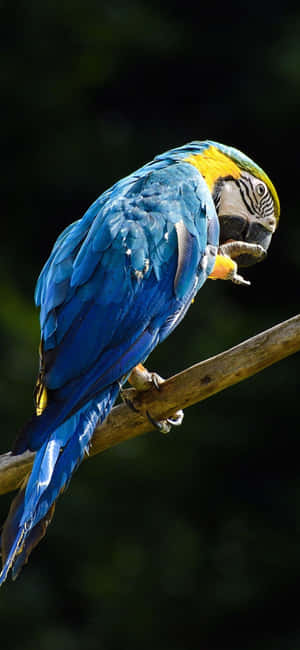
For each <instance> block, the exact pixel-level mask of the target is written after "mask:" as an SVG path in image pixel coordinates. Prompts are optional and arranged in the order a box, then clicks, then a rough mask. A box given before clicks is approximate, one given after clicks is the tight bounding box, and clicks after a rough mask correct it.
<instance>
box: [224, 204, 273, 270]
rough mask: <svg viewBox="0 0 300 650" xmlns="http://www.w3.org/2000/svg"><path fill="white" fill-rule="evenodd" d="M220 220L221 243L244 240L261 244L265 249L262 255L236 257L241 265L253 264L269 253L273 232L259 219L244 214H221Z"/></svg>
mask: <svg viewBox="0 0 300 650" xmlns="http://www.w3.org/2000/svg"><path fill="white" fill-rule="evenodd" d="M219 221H220V245H222V244H225V243H226V242H228V241H244V242H247V243H249V244H259V245H260V246H262V248H263V250H264V254H262V255H261V256H260V257H254V256H252V255H251V254H242V255H239V256H238V257H236V258H235V259H234V261H235V262H236V263H237V264H238V266H239V267H241V266H251V265H252V264H256V262H261V261H262V260H263V259H264V258H265V257H266V255H267V250H268V248H269V246H270V243H271V239H272V235H273V232H272V230H270V229H268V228H266V227H265V226H264V225H263V224H262V223H260V222H259V221H258V220H257V219H253V220H251V221H250V220H249V219H247V218H246V217H244V216H243V217H242V216H226V215H224V216H221V217H220V216H219Z"/></svg>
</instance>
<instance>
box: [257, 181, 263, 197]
mask: <svg viewBox="0 0 300 650" xmlns="http://www.w3.org/2000/svg"><path fill="white" fill-rule="evenodd" d="M255 189H256V193H257V195H258V196H259V197H262V196H263V195H264V194H265V191H266V188H265V186H264V185H263V184H262V183H258V184H257V185H256V188H255Z"/></svg>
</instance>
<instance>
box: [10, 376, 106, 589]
mask: <svg viewBox="0 0 300 650" xmlns="http://www.w3.org/2000/svg"><path fill="white" fill-rule="evenodd" d="M118 391H119V386H118V384H114V385H113V386H111V387H110V388H109V389H108V390H106V391H105V393H102V395H101V396H99V397H98V398H97V400H96V399H93V400H92V401H91V402H89V403H88V404H85V406H84V407H82V409H81V410H80V411H78V412H77V413H75V414H74V415H72V416H71V417H70V418H69V419H68V420H66V421H65V422H64V423H63V424H62V425H60V426H59V427H58V429H56V430H55V431H53V433H52V434H51V435H50V436H49V437H48V440H46V442H44V444H43V445H42V447H41V449H40V450H39V451H38V452H37V454H36V457H35V460H34V464H33V468H32V472H31V475H30V477H29V479H28V482H27V484H25V485H23V487H22V488H21V490H20V492H19V493H18V495H17V496H16V498H15V499H14V501H13V503H12V505H11V508H10V512H9V515H8V517H7V520H6V522H5V524H4V528H3V532H2V536H1V545H2V562H3V568H2V572H1V574H0V586H1V584H2V583H3V582H4V581H5V580H6V578H7V575H8V573H9V571H10V570H11V571H12V575H13V578H16V577H17V575H18V573H19V571H20V570H21V568H22V566H23V565H24V564H25V563H26V562H27V560H28V557H29V555H30V553H31V551H32V550H33V548H34V547H35V546H36V544H37V543H38V542H39V541H40V539H42V537H43V536H44V535H45V532H46V529H47V526H48V525H49V523H50V521H51V519H52V517H53V514H54V510H55V503H56V500H57V498H58V496H59V495H60V493H61V492H63V490H65V489H66V487H67V486H68V483H69V481H70V479H71V476H72V474H73V473H74V471H75V470H76V468H77V467H78V465H79V464H80V463H81V461H82V460H83V458H84V455H85V453H86V452H87V451H88V448H89V444H90V440H91V437H92V435H93V432H94V430H95V427H96V425H97V423H98V422H99V421H100V422H102V421H103V420H104V419H105V418H106V416H107V415H108V413H109V411H110V410H111V408H112V405H113V403H114V401H115V399H116V397H117V395H118Z"/></svg>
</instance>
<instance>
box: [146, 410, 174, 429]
mask: <svg viewBox="0 0 300 650" xmlns="http://www.w3.org/2000/svg"><path fill="white" fill-rule="evenodd" d="M146 415H147V418H148V420H149V422H151V424H153V426H154V427H155V429H157V430H158V431H160V433H169V431H171V427H172V424H170V423H169V420H160V421H158V420H155V419H154V418H153V417H152V416H151V415H150V413H149V411H146Z"/></svg>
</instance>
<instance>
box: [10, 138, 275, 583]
mask: <svg viewBox="0 0 300 650" xmlns="http://www.w3.org/2000/svg"><path fill="white" fill-rule="evenodd" d="M279 212H280V207H279V199H278V196H277V193H276V190H275V188H274V186H273V184H272V182H271V180H270V179H269V178H268V176H267V175H266V174H265V172H264V171H263V170H262V169H261V168H260V167H258V166H257V165H256V164H255V163H254V162H253V161H252V160H250V158H248V157H247V156H245V155H244V154H243V153H241V152H240V151H238V150H237V149H234V148H233V147H228V146H225V145H222V144H218V143H216V142H213V141H210V140H206V141H204V142H198V141H195V142H191V143H189V144H186V145H184V146H181V147H178V148H175V149H172V150H171V151H168V152H166V153H164V154H161V155H158V156H156V157H155V158H154V160H153V161H152V162H150V163H148V164H146V165H144V166H143V167H141V168H140V169H138V170H137V171H135V172H133V173H132V174H130V175H129V176H127V177H126V178H124V179H122V180H120V181H118V182H117V183H116V184H115V185H113V186H112V187H111V188H110V189H108V190H107V191H105V192H104V193H103V194H102V195H101V196H100V197H99V198H98V199H97V200H96V201H95V202H94V203H93V204H92V205H91V206H90V208H89V209H88V210H87V212H86V213H85V214H84V216H83V217H82V218H81V219H80V220H78V221H75V222H74V223H72V224H71V225H69V226H68V227H67V228H66V229H65V230H64V231H63V232H62V234H61V235H60V236H59V237H58V239H57V241H56V243H55V245H54V248H53V250H52V252H51V254H50V257H49V259H48V261H47V262H46V264H45V266H44V268H43V270H42V272H41V274H40V276H39V279H38V282H37V286H36V291H35V302H36V305H37V306H38V307H40V324H41V343H40V350H39V353H40V367H39V374H38V379H37V384H36V389H35V407H36V411H35V414H34V415H33V417H32V419H31V421H30V422H29V423H28V424H27V425H26V426H25V427H24V429H23V431H22V432H21V434H20V436H19V438H18V439H17V441H16V443H15V446H14V448H13V453H14V454H21V453H23V452H24V451H25V450H26V449H30V450H32V451H35V452H36V455H35V460H34V464H33V467H32V471H31V473H30V475H29V476H28V477H27V478H26V480H25V482H24V484H23V486H22V487H21V489H20V491H19V493H18V495H17V497H16V498H15V499H14V501H13V503H12V505H11V508H10V511H9V514H8V517H7V520H6V522H5V524H4V527H3V532H2V563H3V568H2V572H1V574H0V584H2V583H3V582H4V581H5V580H6V577H7V575H8V573H9V571H10V570H11V571H12V577H13V578H16V577H17V575H18V574H19V571H20V569H21V568H22V566H23V565H24V564H25V563H26V562H27V560H28V557H29V554H30V552H31V551H32V549H33V548H34V547H35V546H36V544H37V543H38V542H39V541H40V539H41V538H42V537H43V536H44V535H45V532H46V529H47V526H48V524H49V522H50V521H51V519H52V517H53V513H54V509H55V503H56V500H57V498H58V496H59V495H60V494H61V493H62V492H63V491H64V490H65V489H66V487H67V485H68V484H69V481H70V479H71V477H72V474H73V472H74V471H75V469H76V468H77V467H78V465H79V464H80V463H81V461H82V460H83V458H84V456H85V454H86V453H88V450H89V446H90V442H91V438H92V435H93V431H94V429H95V427H96V425H97V424H98V423H99V422H103V420H104V419H105V418H106V417H107V415H108V413H109V412H110V410H111V408H112V406H113V404H114V402H115V400H116V398H117V396H118V394H119V392H120V389H121V388H122V386H123V384H124V382H125V381H126V380H127V378H128V377H129V378H130V376H131V377H134V376H139V373H142V374H143V372H146V373H147V371H146V370H145V371H144V368H143V366H142V365H141V364H142V363H143V362H144V361H145V360H146V358H147V357H148V355H149V354H150V353H151V351H152V350H153V349H154V348H155V346H156V345H157V344H158V343H160V342H161V341H163V340H164V339H165V338H166V337H167V336H168V335H169V334H170V333H171V332H172V330H173V329H174V328H175V327H176V326H177V325H178V324H179V323H180V321H181V320H182V319H183V317H184V315H185V313H186V311H187V310H188V308H189V306H190V305H191V303H192V301H193V300H194V298H195V296H196V294H197V292H198V291H199V289H200V288H201V287H202V285H203V283H204V282H205V281H206V279H207V278H209V277H210V278H212V279H217V278H221V279H230V280H232V281H233V282H237V283H242V284H243V283H244V284H245V283H246V281H245V280H244V279H243V278H242V276H240V275H239V274H238V272H237V270H238V266H247V265H250V264H252V263H255V262H257V261H260V260H261V259H262V258H263V257H264V256H265V254H266V251H267V249H268V247H269V245H270V242H271V238H272V235H273V233H274V231H275V229H276V227H277V224H278V219H279ZM133 383H134V382H133ZM137 384H138V382H137Z"/></svg>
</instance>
